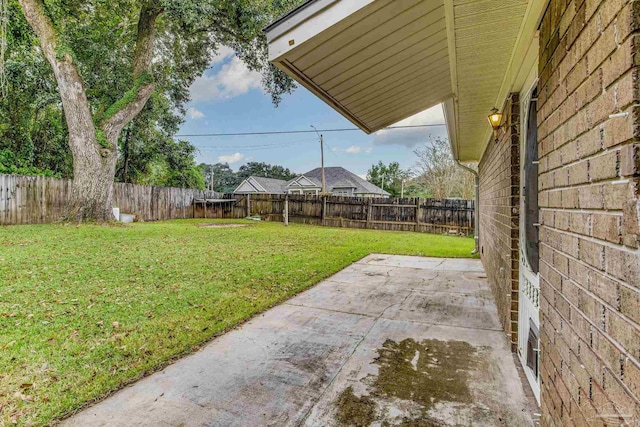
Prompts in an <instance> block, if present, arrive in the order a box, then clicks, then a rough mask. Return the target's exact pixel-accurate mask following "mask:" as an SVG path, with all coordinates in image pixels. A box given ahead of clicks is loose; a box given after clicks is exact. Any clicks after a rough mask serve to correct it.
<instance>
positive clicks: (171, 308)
mask: <svg viewBox="0 0 640 427" xmlns="http://www.w3.org/2000/svg"><path fill="white" fill-rule="evenodd" d="M198 222H202V220H200V221H198V220H187V221H171V222H156V223H136V224H132V225H130V226H126V227H124V226H123V227H104V226H103V227H100V226H81V227H68V226H63V225H37V226H14V227H0V241H1V242H2V245H3V246H2V258H3V262H2V263H0V294H1V295H2V298H1V299H0V312H1V313H6V314H5V315H2V316H0V331H2V333H1V334H0V348H2V357H0V372H2V390H3V392H2V393H0V407H2V411H0V425H13V421H12V420H15V421H16V423H17V424H18V425H19V426H27V425H51V424H54V423H53V422H52V421H53V420H56V419H59V418H61V417H64V416H65V415H69V414H71V413H72V412H73V411H74V410H77V409H79V408H81V407H82V406H83V405H85V404H87V403H88V402H91V401H94V400H96V399H99V398H100V397H102V396H104V395H106V394H108V393H110V392H112V391H113V390H115V389H117V388H120V387H122V386H124V385H125V384H127V383H129V382H131V381H132V380H134V379H136V378H139V377H141V376H142V375H143V374H145V373H150V372H153V371H154V370H156V369H157V368H158V367H160V366H162V365H163V364H165V363H167V362H169V361H170V360H172V359H173V358H175V357H176V356H179V355H183V354H185V353H188V352H191V351H194V350H196V349H197V348H199V346H201V345H202V343H204V342H206V341H208V340H210V339H211V338H212V337H214V336H216V335H217V334H220V333H222V332H224V331H226V330H229V329H231V328H233V327H235V326H236V325H238V324H240V323H242V322H243V321H245V320H246V319H248V318H250V317H251V316H253V315H255V314H257V313H259V312H261V311H263V310H265V309H267V308H268V307H270V306H273V305H275V304H278V303H280V302H282V301H284V300H286V299H287V298H289V297H291V296H292V295H295V294H297V293H299V292H301V291H303V290H304V289H307V288H309V287H310V286H312V285H314V284H315V283H317V282H318V281H320V280H322V279H324V278H325V277H328V276H330V275H332V274H333V273H335V272H337V271H339V270H340V269H342V268H344V267H346V266H347V265H349V264H351V263H352V262H354V261H356V260H358V259H360V258H362V257H363V256H365V255H367V254H369V253H395V254H403V255H426V256H439V257H465V256H467V255H468V254H469V252H470V251H471V250H472V249H473V239H468V238H461V237H449V236H440V235H429V234H422V233H403V232H392V231H383V232H381V231H375V230H355V229H345V228H329V227H326V228H324V227H313V226H305V225H296V224H292V225H290V226H289V227H284V226H282V224H278V223H268V222H263V223H255V222H253V221H250V223H251V225H250V226H249V227H244V228H233V229H231V228H229V229H206V228H202V227H196V226H195V224H196V223H198ZM206 222H211V220H210V219H209V220H206ZM234 222H238V221H234ZM294 242H295V243H294ZM123 243H124V244H123ZM248 248H250V250H248ZM53 254H55V255H56V256H52V255H53ZM76 254H81V256H73V255H76ZM114 322H117V323H114ZM24 384H31V386H24ZM22 396H28V398H26V397H25V398H24V399H23V398H22Z"/></svg>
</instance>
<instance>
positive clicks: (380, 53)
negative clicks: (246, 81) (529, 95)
mask: <svg viewBox="0 0 640 427" xmlns="http://www.w3.org/2000/svg"><path fill="white" fill-rule="evenodd" d="M546 2H547V0H529V1H527V0H500V1H495V0H310V1H307V2H306V3H304V4H303V5H301V6H300V7H298V8H297V9H295V10H293V11H292V12H290V13H289V14H288V15H286V16H284V17H283V18H281V19H280V20H278V21H276V22H274V23H273V24H272V25H270V26H269V27H267V29H266V30H265V31H266V35H267V40H268V42H269V59H270V61H271V62H273V63H274V64H275V65H276V66H277V67H278V68H280V69H281V70H283V71H284V72H285V73H287V74H288V75H289V76H291V77H292V78H293V79H295V80H296V81H297V82H299V83H300V84H301V85H303V86H304V87H306V88H307V89H309V90H310V91H311V92H313V93H314V94H316V95H317V96H318V97H319V98H321V99H322V100H324V101H325V102H326V103H327V104H329V105H330V106H331V107H332V108H334V109H335V110H336V111H338V112H339V113H341V114H342V115H343V116H344V117H346V118H347V119H349V120H350V121H351V122H352V123H354V124H355V125H356V126H357V127H359V128H360V129H362V130H363V131H364V132H366V133H372V132H376V131H378V130H380V129H383V128H385V127H387V126H389V125H391V124H393V123H396V122H398V121H400V120H402V119H405V118H407V117H410V116H412V115H414V114H416V113H418V112H420V111H423V110H425V109H427V108H430V107H432V106H434V105H437V104H440V103H443V104H444V110H445V115H446V120H447V127H448V133H449V138H450V142H451V145H452V149H453V152H454V155H455V157H456V158H457V159H459V160H462V161H476V160H479V158H480V156H481V154H482V152H483V150H484V147H485V145H486V142H487V141H488V140H489V138H490V135H491V127H490V126H489V124H488V121H487V115H488V114H489V112H490V111H491V109H492V108H493V107H494V106H497V107H498V108H500V107H501V106H502V103H503V101H504V99H505V98H506V94H508V93H509V92H511V91H513V89H514V79H515V74H517V73H516V72H514V71H513V70H515V69H516V68H518V69H519V68H521V66H522V63H521V62H522V61H521V58H520V56H519V55H521V54H522V52H523V51H525V50H526V49H525V48H528V47H530V46H531V45H532V44H533V38H534V34H535V30H536V28H537V26H538V22H539V16H542V12H543V8H544V6H545V5H546ZM523 46H524V48H523ZM536 56H537V51H536ZM501 97H502V98H501ZM498 104H499V105H498Z"/></svg>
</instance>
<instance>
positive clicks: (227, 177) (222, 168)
mask: <svg viewBox="0 0 640 427" xmlns="http://www.w3.org/2000/svg"><path fill="white" fill-rule="evenodd" d="M200 167H201V168H202V170H203V171H204V180H205V185H206V187H207V188H211V183H213V190H215V191H219V192H221V193H232V192H233V190H235V189H236V188H237V187H238V185H240V183H241V182H242V179H240V177H239V176H238V174H237V173H236V172H234V171H233V170H232V169H231V168H230V167H229V165H228V164H227V163H216V164H215V165H206V164H204V163H202V164H201V165H200Z"/></svg>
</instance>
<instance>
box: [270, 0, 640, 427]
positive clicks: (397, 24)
mask: <svg viewBox="0 0 640 427" xmlns="http://www.w3.org/2000/svg"><path fill="white" fill-rule="evenodd" d="M266 34H267V38H268V40H269V48H270V59H271V60H272V62H273V63H274V64H275V65H276V66H277V67H279V68H280V69H282V70H283V71H285V72H286V73H287V74H289V75H290V76H292V77H293V78H294V79H295V80H297V81H298V82H300V83H301V84H302V85H303V86H305V87H306V88H307V89H309V90H311V91H312V92H313V93H314V94H316V95H317V96H318V97H320V98H321V99H323V100H324V101H325V102H327V103H328V104H329V105H330V106H331V107H333V108H334V109H336V110H337V111H338V112H340V113H341V114H342V115H344V116H345V117H346V118H348V119H349V120H351V121H352V122H353V123H354V124H355V125H356V126H358V127H359V128H361V129H362V130H363V131H364V132H366V133H371V132H375V131H377V130H380V129H382V128H384V127H386V126H389V125H391V124H393V123H395V122H397V121H399V120H401V119H404V118H406V117H408V116H411V115H413V114H415V113H417V112H419V111H422V110H424V109H426V108H429V107H431V106H433V105H437V104H439V103H442V104H443V106H444V110H445V115H446V120H447V127H448V131H449V139H450V142H451V148H452V152H453V155H454V157H455V159H456V160H458V161H460V162H465V163H466V162H477V164H478V182H479V188H478V189H479V191H478V198H479V203H478V206H479V215H478V217H479V223H480V224H479V227H478V228H479V236H478V238H479V239H478V250H479V252H480V254H481V257H482V260H483V263H484V267H485V270H486V273H487V276H488V280H489V282H490V285H491V287H492V289H493V293H494V296H495V299H496V303H497V306H498V311H499V315H500V317H501V319H502V324H503V327H504V330H505V332H506V333H507V335H508V337H509V339H510V341H511V344H512V348H513V351H514V352H515V353H516V354H517V355H518V357H519V359H520V360H521V362H522V365H523V369H524V371H525V372H526V375H527V378H528V380H529V383H530V384H531V386H532V389H533V390H534V393H535V394H536V396H537V398H538V399H539V402H540V404H541V411H542V423H543V425H550V426H555V425H576V426H586V425H589V426H591V425H593V426H602V425H634V426H637V425H640V249H639V247H640V219H639V216H640V201H639V194H640V142H639V141H640V139H639V138H640V109H639V108H638V106H639V105H640V87H639V82H638V71H639V70H638V68H639V66H640V62H639V61H638V59H637V52H638V50H639V49H640V42H639V40H640V2H639V1H634V0H571V1H569V0H550V1H549V0H529V1H527V0H499V1H496V0H311V1H307V2H306V3H304V4H303V5H302V6H300V7H299V8H297V9H295V10H293V11H292V12H291V13H290V14H288V15H287V16H285V17H283V18H282V19H280V20H279V21H277V22H275V23H274V24H272V25H271V26H270V27H268V28H267V29H266ZM494 108H495V109H497V113H498V114H502V116H497V118H500V121H499V123H497V126H496V130H494V129H492V126H491V125H490V123H489V121H488V120H487V117H488V116H489V115H490V113H491V111H492V109H494Z"/></svg>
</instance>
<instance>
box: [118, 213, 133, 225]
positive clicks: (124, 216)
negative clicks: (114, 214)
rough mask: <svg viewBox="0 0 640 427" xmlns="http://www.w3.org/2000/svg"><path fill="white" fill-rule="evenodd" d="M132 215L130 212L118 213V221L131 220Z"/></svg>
mask: <svg viewBox="0 0 640 427" xmlns="http://www.w3.org/2000/svg"><path fill="white" fill-rule="evenodd" d="M133 219H134V216H133V215H131V214H125V213H121V214H120V222H124V223H125V224H127V223H130V222H133Z"/></svg>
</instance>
